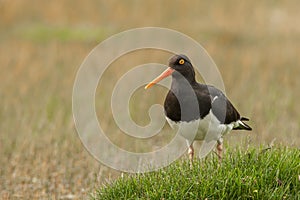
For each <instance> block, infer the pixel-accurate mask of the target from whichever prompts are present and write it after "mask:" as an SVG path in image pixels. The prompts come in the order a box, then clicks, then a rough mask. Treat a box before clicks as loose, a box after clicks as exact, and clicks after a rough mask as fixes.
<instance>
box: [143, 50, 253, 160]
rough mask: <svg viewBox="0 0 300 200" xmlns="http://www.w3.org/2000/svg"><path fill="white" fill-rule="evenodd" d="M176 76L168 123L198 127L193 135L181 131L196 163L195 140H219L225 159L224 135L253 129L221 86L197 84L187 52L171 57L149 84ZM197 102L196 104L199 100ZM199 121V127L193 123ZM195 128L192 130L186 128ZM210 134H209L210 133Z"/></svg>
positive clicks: (167, 107)
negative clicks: (165, 67) (238, 130)
mask: <svg viewBox="0 0 300 200" xmlns="http://www.w3.org/2000/svg"><path fill="white" fill-rule="evenodd" d="M170 75H171V76H172V84H171V88H170V90H169V92H168V94H167V96H166V99H165V102H164V110H165V115H166V119H167V121H168V123H169V124H170V126H171V127H172V128H174V127H175V126H178V127H180V126H190V127H192V128H197V129H198V130H196V131H195V130H194V132H195V134H194V135H193V137H192V138H191V137H190V136H189V133H188V132H187V131H183V132H181V133H180V134H181V135H182V136H183V137H185V138H186V140H187V143H188V145H189V149H188V154H189V159H190V163H191V166H192V162H193V156H194V148H193V142H194V140H200V141H203V140H209V141H215V143H214V144H216V143H217V155H218V157H219V160H220V161H221V160H222V150H223V147H222V143H223V136H224V135H225V134H227V133H228V132H230V131H231V130H237V129H240V130H249V131H250V130H252V128H251V127H250V126H249V125H247V124H246V123H245V122H244V121H249V119H248V118H245V117H241V116H240V114H239V112H238V111H237V110H236V109H235V108H234V106H233V105H232V103H231V102H230V101H229V100H228V99H227V98H226V96H225V95H224V94H223V93H222V92H221V91H220V90H219V89H217V88H215V87H214V86H211V85H206V84H201V83H197V82H196V79H195V71H194V68H193V65H192V63H191V61H190V59H189V58H188V57H187V56H185V55H182V54H181V55H174V56H173V57H171V58H170V59H169V67H168V68H167V69H166V70H165V71H164V72H163V73H162V74H161V75H159V76H158V77H157V78H155V79H154V80H153V81H151V82H150V83H149V84H148V85H146V86H145V89H148V88H150V87H151V86H153V85H154V84H156V83H158V82H159V81H161V80H162V79H164V78H166V77H168V76H170ZM195 102H196V103H195ZM195 122H197V126H196V127H195V126H193V125H194V124H195ZM185 130H191V129H185ZM208 134H209V135H208Z"/></svg>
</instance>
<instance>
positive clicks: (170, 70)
mask: <svg viewBox="0 0 300 200" xmlns="http://www.w3.org/2000/svg"><path fill="white" fill-rule="evenodd" d="M173 72H174V69H172V68H171V67H168V69H166V70H165V71H164V72H163V73H161V74H160V75H159V76H158V77H157V78H155V79H154V80H153V81H151V82H150V83H149V84H148V85H146V86H145V89H148V88H150V87H152V86H153V85H155V84H156V83H158V82H159V81H161V80H163V79H164V78H166V77H168V76H170V75H171V74H172V73H173Z"/></svg>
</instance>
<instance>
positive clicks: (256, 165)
mask: <svg viewBox="0 0 300 200" xmlns="http://www.w3.org/2000/svg"><path fill="white" fill-rule="evenodd" d="M187 160H188V159H186V160H185V161H177V162H175V163H173V164H172V165H171V166H169V167H167V168H165V169H162V170H159V171H157V172H151V173H146V174H137V175H125V176H124V177H122V178H119V179H117V180H115V181H113V182H112V183H109V184H107V185H106V186H105V187H102V188H100V189H98V190H97V191H96V192H95V193H94V194H93V195H92V196H91V199H207V200H208V199H299V198H300V177H299V174H300V151H299V150H296V149H288V148H274V149H270V150H263V151H257V150H254V149H251V150H247V151H241V150H230V151H228V152H227V154H226V156H225V157H224V160H223V162H222V164H221V165H220V164H219V162H218V159H217V156H214V157H211V156H210V157H208V158H206V159H205V160H203V161H199V160H196V162H195V163H194V167H193V169H192V170H190V169H189V163H187V162H186V161H187Z"/></svg>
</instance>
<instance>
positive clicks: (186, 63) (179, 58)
mask: <svg viewBox="0 0 300 200" xmlns="http://www.w3.org/2000/svg"><path fill="white" fill-rule="evenodd" d="M169 67H171V68H172V69H174V70H175V71H176V72H179V73H180V74H181V75H182V76H184V77H185V78H186V79H187V80H188V81H189V82H194V81H195V71H194V68H193V65H192V63H191V61H190V59H189V58H188V57H187V56H186V55H183V54H179V55H174V56H172V57H171V58H170V59H169ZM172 77H174V78H179V77H180V76H178V73H173V74H172Z"/></svg>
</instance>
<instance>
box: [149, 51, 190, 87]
mask: <svg viewBox="0 0 300 200" xmlns="http://www.w3.org/2000/svg"><path fill="white" fill-rule="evenodd" d="M170 75H172V77H173V78H175V79H177V78H178V79H179V78H183V77H184V78H185V79H186V80H187V81H189V82H194V81H195V71H194V68H193V65H192V63H191V61H190V59H189V58H188V57H187V56H186V55H183V54H179V55H174V56H172V57H171V58H170V59H169V67H168V68H167V69H166V70H165V71H164V72H163V73H161V74H160V75H159V76H158V77H157V78H155V79H154V80H153V81H151V82H150V83H149V84H148V85H146V87H145V89H148V88H150V87H151V86H153V85H154V84H156V83H158V82H159V81H161V80H162V79H164V78H166V77H168V76H170Z"/></svg>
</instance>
